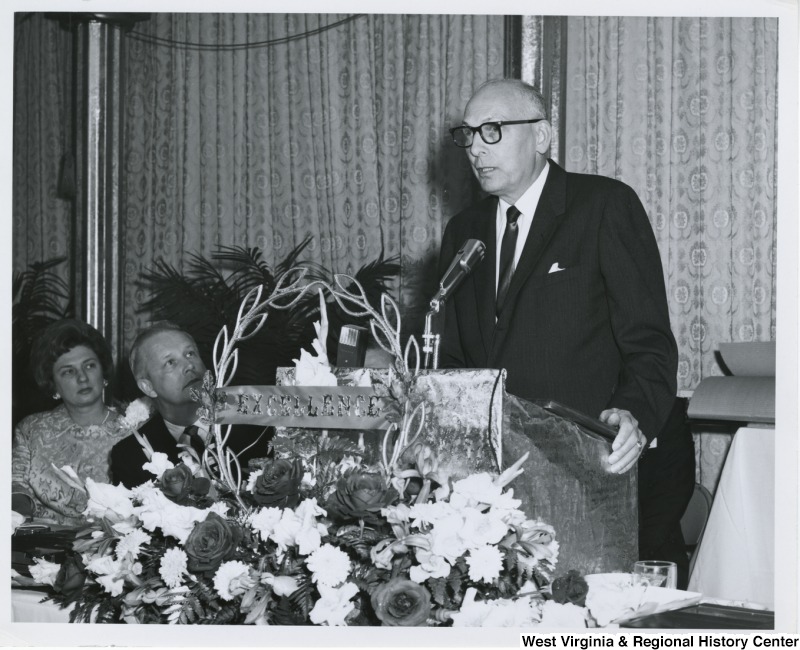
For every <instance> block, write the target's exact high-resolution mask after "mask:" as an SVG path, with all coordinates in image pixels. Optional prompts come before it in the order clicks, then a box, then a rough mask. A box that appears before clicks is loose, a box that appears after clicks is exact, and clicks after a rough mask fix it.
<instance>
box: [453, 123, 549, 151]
mask: <svg viewBox="0 0 800 650" xmlns="http://www.w3.org/2000/svg"><path fill="white" fill-rule="evenodd" d="M544 119H545V118H543V117H537V118H536V119H535V120H504V121H502V122H484V123H483V124H481V125H480V126H467V125H466V124H465V125H463V126H457V127H455V128H453V129H450V135H452V136H453V142H454V143H455V145H456V146H457V147H463V148H465V149H466V148H467V147H471V146H472V139H473V138H474V137H475V134H476V133H480V134H481V139H482V140H483V141H484V142H485V143H486V144H497V143H498V142H500V140H502V138H503V131H502V130H501V127H504V126H508V125H511V124H535V123H536V122H541V121H542V120H544Z"/></svg>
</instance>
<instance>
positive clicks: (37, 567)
mask: <svg viewBox="0 0 800 650" xmlns="http://www.w3.org/2000/svg"><path fill="white" fill-rule="evenodd" d="M29 569H30V572H31V578H33V579H34V580H35V581H36V582H38V583H39V584H40V585H50V586H51V587H52V586H53V582H54V581H55V579H56V576H57V575H58V571H59V569H61V565H60V564H55V563H54V562H48V561H47V560H45V559H44V558H41V557H35V558H33V564H31V565H30V567H29Z"/></svg>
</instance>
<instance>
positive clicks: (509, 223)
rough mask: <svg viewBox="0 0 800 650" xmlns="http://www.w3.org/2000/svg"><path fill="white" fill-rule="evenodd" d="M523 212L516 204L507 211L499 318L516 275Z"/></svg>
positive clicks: (498, 308)
mask: <svg viewBox="0 0 800 650" xmlns="http://www.w3.org/2000/svg"><path fill="white" fill-rule="evenodd" d="M520 214H521V212H520V211H519V210H517V208H516V206H513V205H512V206H511V207H509V208H508V210H507V211H506V229H505V231H504V232H503V242H502V244H501V245H500V278H499V280H498V281H497V303H496V309H495V315H496V316H497V317H498V318H499V317H500V312H502V311H503V303H504V302H505V300H506V294H508V287H509V285H510V284H511V276H513V275H514V253H515V251H516V250H517V233H518V232H519V225H518V224H517V220H518V219H519V217H520Z"/></svg>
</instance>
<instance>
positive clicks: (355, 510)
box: [325, 468, 400, 525]
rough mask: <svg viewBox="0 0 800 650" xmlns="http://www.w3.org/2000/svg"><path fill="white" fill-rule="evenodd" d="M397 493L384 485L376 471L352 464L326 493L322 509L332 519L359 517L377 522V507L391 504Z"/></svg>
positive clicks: (375, 523)
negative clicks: (325, 500)
mask: <svg viewBox="0 0 800 650" xmlns="http://www.w3.org/2000/svg"><path fill="white" fill-rule="evenodd" d="M399 496H400V495H399V494H398V493H397V491H396V490H395V489H394V488H391V487H388V488H387V487H386V484H385V483H384V480H383V477H382V476H381V475H380V474H379V473H377V472H370V471H368V470H366V469H363V468H353V469H351V470H348V471H346V472H345V473H344V475H343V476H342V477H341V478H340V479H339V481H338V482H337V483H336V490H335V492H333V494H331V495H330V497H328V501H327V502H326V504H325V509H326V510H327V511H328V515H329V516H330V517H331V518H333V519H336V520H340V521H348V520H359V519H360V520H363V521H364V522H365V523H368V524H372V525H378V524H380V523H381V521H382V520H381V518H380V513H381V508H387V507H388V506H390V505H392V503H393V502H395V501H396V500H397V499H398V498H399Z"/></svg>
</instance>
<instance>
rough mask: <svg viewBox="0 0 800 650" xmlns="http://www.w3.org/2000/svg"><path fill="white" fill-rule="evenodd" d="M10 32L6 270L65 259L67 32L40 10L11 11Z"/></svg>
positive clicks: (69, 109)
mask: <svg viewBox="0 0 800 650" xmlns="http://www.w3.org/2000/svg"><path fill="white" fill-rule="evenodd" d="M15 21H16V25H15V34H14V122H13V129H14V147H13V161H14V170H13V179H12V215H13V220H14V223H13V234H12V241H13V244H12V248H13V269H14V272H15V273H16V272H21V271H24V270H25V269H26V268H27V267H28V265H29V264H32V263H34V262H43V261H46V260H51V259H55V258H58V257H66V258H68V261H67V262H66V263H65V264H63V265H61V266H59V267H57V270H58V271H60V272H63V273H66V274H69V273H70V269H71V264H72V263H75V262H77V261H78V260H77V259H72V257H71V255H72V251H71V241H72V200H71V197H72V191H73V188H72V185H71V183H72V176H71V170H73V165H72V151H73V146H72V144H73V140H72V128H73V126H72V124H73V121H72V114H73V105H72V86H73V70H72V57H73V43H72V37H71V35H70V33H69V32H68V31H67V30H65V29H62V28H61V27H60V25H59V23H58V22H56V21H55V20H51V19H48V18H45V17H44V16H43V15H42V14H27V13H17V14H16V15H15Z"/></svg>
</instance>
